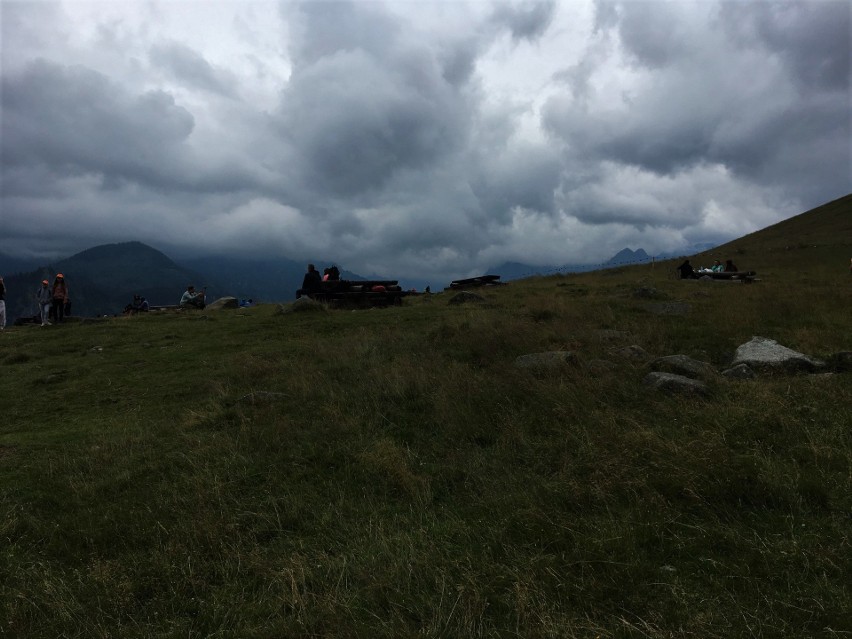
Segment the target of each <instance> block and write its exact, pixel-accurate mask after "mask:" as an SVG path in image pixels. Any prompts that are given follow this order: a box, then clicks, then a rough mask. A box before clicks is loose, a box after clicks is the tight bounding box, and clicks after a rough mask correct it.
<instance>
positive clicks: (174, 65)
mask: <svg viewBox="0 0 852 639" xmlns="http://www.w3.org/2000/svg"><path fill="white" fill-rule="evenodd" d="M151 62H152V63H153V64H155V65H157V66H161V67H163V68H164V69H166V70H168V72H169V73H170V74H172V76H174V78H175V79H177V80H178V81H180V82H181V83H183V84H185V85H187V86H190V87H197V88H199V89H202V90H204V91H210V92H212V93H218V94H220V95H223V96H226V97H233V96H234V95H235V86H236V84H237V79H236V76H235V75H234V74H233V73H231V72H229V71H227V70H223V69H216V68H214V67H213V66H212V65H211V64H210V63H209V62H207V60H205V59H204V58H203V57H202V56H201V55H199V54H198V53H197V52H195V51H193V50H192V49H190V48H189V47H187V46H184V45H182V44H180V43H178V42H169V43H164V44H158V45H155V46H153V47H151Z"/></svg>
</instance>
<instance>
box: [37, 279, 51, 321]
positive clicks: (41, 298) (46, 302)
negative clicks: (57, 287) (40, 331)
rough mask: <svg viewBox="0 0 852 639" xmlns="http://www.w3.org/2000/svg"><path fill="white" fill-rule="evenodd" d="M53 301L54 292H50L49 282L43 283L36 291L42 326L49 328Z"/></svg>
mask: <svg viewBox="0 0 852 639" xmlns="http://www.w3.org/2000/svg"><path fill="white" fill-rule="evenodd" d="M52 301H53V291H51V290H50V282H48V281H47V280H42V281H41V286H40V287H39V289H38V290H37V291H36V302H37V303H38V312H39V314H40V315H41V325H42V326H47V325H49V324H50V322H49V321H48V318H49V317H50V304H51V302H52Z"/></svg>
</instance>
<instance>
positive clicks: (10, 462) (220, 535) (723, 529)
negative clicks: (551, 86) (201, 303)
mask: <svg viewBox="0 0 852 639" xmlns="http://www.w3.org/2000/svg"><path fill="white" fill-rule="evenodd" d="M847 214H848V208H847ZM845 237H846V238H848V237H850V236H849V235H847V236H845ZM773 241H775V240H773ZM778 241H781V240H778ZM836 241H837V242H840V241H843V236H841V235H837V236H836ZM845 241H846V242H847V244H845V245H842V244H840V245H837V244H831V245H829V244H826V245H824V246H822V247H817V248H816V249H814V248H802V249H796V250H799V251H802V252H810V253H811V254H812V255H811V257H808V258H807V259H808V260H810V261H809V262H808V264H810V266H808V268H807V269H803V268H801V267H800V266H799V265H800V264H801V262H802V261H805V258H802V259H801V260H798V262H797V264H793V263H778V264H777V265H772V264H770V262H769V261H768V258H766V257H765V255H763V253H760V252H759V250H758V249H757V248H753V246H760V245H761V244H760V242H763V240H762V239H761V238H760V236H758V237H756V238H752V240H749V242H751V244H748V243H746V240H745V239H744V240H743V241H742V246H743V247H744V248H743V250H745V251H746V253H745V255H748V256H754V263H755V264H759V265H760V266H759V267H756V268H755V270H758V272H759V275H760V276H761V278H762V281H760V282H758V283H755V284H754V285H751V286H745V285H738V284H727V283H716V284H704V283H699V282H681V281H677V280H674V279H672V278H671V271H672V268H673V266H674V265H675V264H674V263H672V264H667V263H662V264H659V263H658V264H656V265H654V266H653V267H651V266H643V267H634V268H625V269H620V270H618V271H617V272H603V273H590V274H577V275H567V276H557V277H550V278H538V279H532V280H527V281H524V282H518V283H512V284H511V285H509V286H505V287H499V288H495V289H489V290H487V291H484V295H485V297H486V299H487V303H486V304H484V305H476V306H461V307H454V306H450V305H448V304H447V299H448V297H449V294H443V295H433V296H432V297H431V298H417V299H412V300H410V301H409V302H408V303H407V304H406V305H405V306H403V307H401V308H389V309H382V310H368V311H355V312H353V311H328V312H323V313H293V314H287V315H281V314H279V313H277V312H276V310H277V309H276V307H275V306H273V305H268V306H260V307H256V308H253V309H248V310H239V311H220V312H211V313H206V314H205V313H189V314H174V315H161V316H146V317H135V318H130V319H116V320H111V321H107V322H102V323H92V324H78V325H66V326H61V327H45V328H37V327H34V328H22V329H14V330H9V331H7V332H6V333H5V334H3V335H2V336H0V337H2V341H0V348H2V350H0V370H2V375H0V415H2V421H0V508H2V510H0V538H2V541H3V544H2V550H0V575H2V576H3V578H2V579H0V635H2V636H9V637H209V636H219V637H314V636H322V637H414V636H426V637H602V638H603V637H674V636H677V637H681V636H683V637H688V636H694V637H732V636H755V637H781V636H791V637H792V636H795V637H843V636H850V634H852V622H850V619H852V606H850V600H852V597H850V589H849V585H848V584H849V583H850V582H852V580H850V576H851V574H852V571H850V568H852V562H850V556H852V552H850V550H852V549H850V509H852V479H851V478H852V464H851V463H850V433H852V431H850V428H849V426H850V417H849V415H850V407H852V384H850V374H849V373H843V374H836V375H833V376H808V375H797V376H789V377H788V376H777V375H776V376H771V377H762V378H760V379H757V380H754V381H729V380H727V379H725V378H719V379H717V380H713V381H711V383H710V385H711V394H710V396H709V397H708V398H706V399H698V398H687V397H678V396H665V395H657V394H653V393H649V391H647V390H646V389H645V388H644V387H643V386H642V384H641V380H642V378H643V376H644V375H645V373H646V372H647V368H646V367H645V365H644V364H641V363H637V362H633V361H631V360H628V359H624V358H623V357H621V356H619V355H618V354H617V351H618V349H620V348H622V347H625V346H629V345H638V346H641V347H642V348H643V349H645V350H646V351H648V353H650V354H651V355H653V356H662V355H670V354H675V353H685V354H687V355H690V356H693V357H696V358H700V359H704V360H706V361H709V362H711V363H713V364H714V365H715V366H716V367H717V368H720V369H721V368H724V367H725V366H726V364H727V363H728V362H729V361H730V358H731V356H732V354H733V351H734V350H735V348H736V347H737V346H738V345H739V344H741V343H743V342H745V341H747V340H749V339H750V338H751V337H752V336H753V335H763V336H765V337H770V338H773V339H776V340H778V341H779V342H781V343H782V344H784V345H786V346H788V347H790V348H794V349H797V350H801V351H802V352H805V353H807V354H809V355H814V356H817V357H826V356H828V355H830V354H832V353H834V352H838V351H842V350H852V343H850V335H852V320H850V318H849V313H848V310H849V308H852V304H850V302H852V277H850V275H849V273H848V271H847V270H846V268H847V267H846V264H845V263H844V264H841V265H840V266H837V267H835V260H836V256H837V255H841V254H844V252H845V253H846V254H849V253H852V247H850V245H849V243H848V242H849V240H848V239H846V240H845ZM758 255H760V257H758ZM820 255H822V258H820V257H819V256H820ZM736 259H737V260H738V261H739V262H744V260H743V258H742V257H736ZM847 259H848V257H847ZM764 265H765V266H764ZM740 266H741V267H743V268H751V267H752V266H751V264H749V263H743V264H740ZM640 286H653V287H655V288H656V289H657V291H658V297H659V299H657V300H646V299H641V298H637V297H635V296H634V295H633V292H634V291H635V290H636V289H637V288H639V287H640ZM660 302H681V303H686V304H688V305H689V307H690V310H689V311H688V313H687V315H686V316H676V315H658V314H656V313H654V312H652V311H651V310H649V305H650V304H654V303H660ZM603 331H609V332H603ZM613 331H618V332H617V333H616V332H613ZM546 350H571V351H574V352H575V353H576V354H577V356H578V363H577V365H576V366H573V367H568V368H565V369H563V370H560V371H553V372H549V373H540V372H539V373H536V372H531V371H528V370H521V369H516V368H515V367H513V365H512V362H513V360H514V359H515V357H517V356H519V355H522V354H526V353H532V352H539V351H546ZM596 359H597V360H607V361H610V362H612V363H613V364H614V368H613V369H612V370H611V371H610V372H604V373H601V372H596V373H594V374H593V373H592V371H591V369H590V367H589V362H592V361H593V360H596Z"/></svg>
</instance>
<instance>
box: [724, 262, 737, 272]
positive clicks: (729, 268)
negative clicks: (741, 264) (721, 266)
mask: <svg viewBox="0 0 852 639" xmlns="http://www.w3.org/2000/svg"><path fill="white" fill-rule="evenodd" d="M739 270H740V269H738V268H737V265H736V264H734V262H733V261H732V260H725V273H736V272H738V271H739Z"/></svg>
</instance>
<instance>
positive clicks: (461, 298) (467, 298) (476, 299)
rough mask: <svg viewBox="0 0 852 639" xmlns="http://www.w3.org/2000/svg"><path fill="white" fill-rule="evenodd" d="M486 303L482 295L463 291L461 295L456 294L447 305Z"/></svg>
mask: <svg viewBox="0 0 852 639" xmlns="http://www.w3.org/2000/svg"><path fill="white" fill-rule="evenodd" d="M484 301H485V298H484V297H482V295H477V294H476V293H471V292H470V291H461V292H460V293H456V294H455V295H453V296H452V297H451V298H450V299H449V300H447V304H453V305H456V304H470V303H474V304H476V303H480V302H484Z"/></svg>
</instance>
